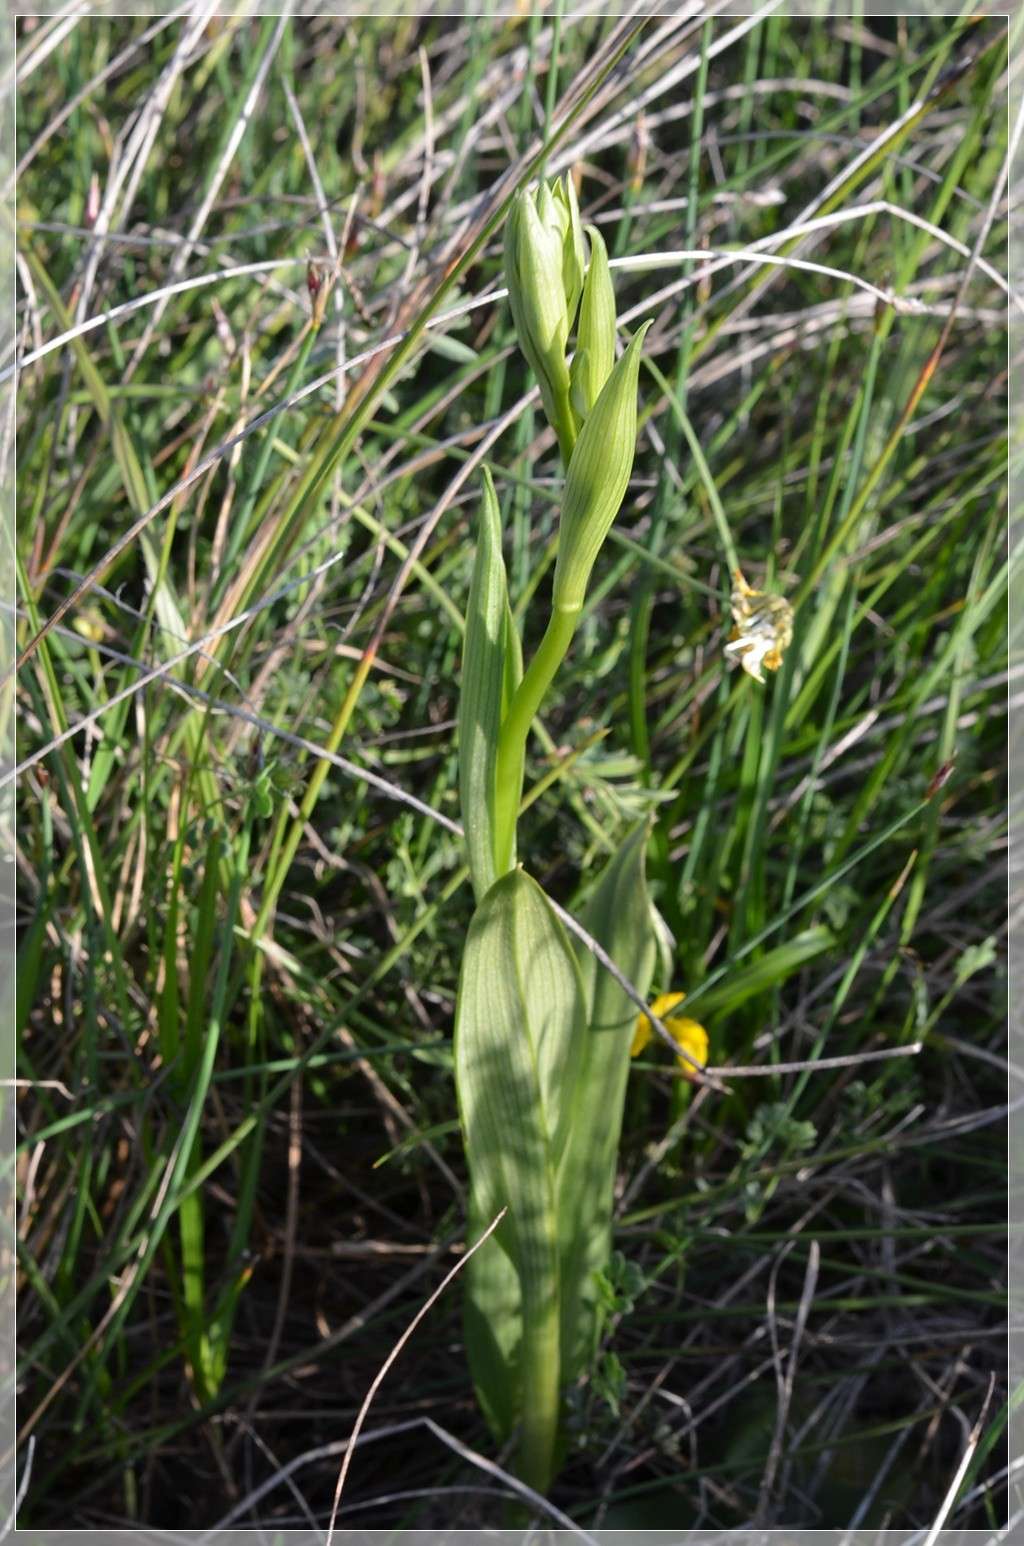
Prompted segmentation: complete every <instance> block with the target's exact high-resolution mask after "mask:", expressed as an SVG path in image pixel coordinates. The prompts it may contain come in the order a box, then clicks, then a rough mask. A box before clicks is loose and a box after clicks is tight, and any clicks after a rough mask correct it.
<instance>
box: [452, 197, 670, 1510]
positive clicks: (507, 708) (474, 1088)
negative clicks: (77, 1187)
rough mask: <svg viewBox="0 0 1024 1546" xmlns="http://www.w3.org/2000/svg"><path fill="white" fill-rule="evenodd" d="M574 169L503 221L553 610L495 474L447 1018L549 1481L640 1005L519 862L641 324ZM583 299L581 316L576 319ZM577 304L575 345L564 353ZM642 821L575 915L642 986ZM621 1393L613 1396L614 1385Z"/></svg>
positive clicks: (579, 1347) (612, 502)
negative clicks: (507, 556)
mask: <svg viewBox="0 0 1024 1546" xmlns="http://www.w3.org/2000/svg"><path fill="white" fill-rule="evenodd" d="M587 237H588V239H589V248H590V257H589V263H587V264H586V266H584V259H585V249H584V237H583V233H582V230H581V227H580V218H579V211H578V208H577V204H576V196H575V192H574V190H573V187H572V183H571V180H567V181H566V182H565V183H564V184H562V183H560V182H555V183H554V184H552V185H547V184H544V185H542V186H541V188H540V189H539V191H538V192H537V193H536V194H535V195H534V194H530V193H524V194H521V195H520V196H519V197H518V199H517V202H516V204H515V206H514V209H513V211H512V214H511V216H510V218H509V221H508V227H507V233H506V268H507V277H508V284H509V295H510V300H511V306H512V314H513V318H514V321H515V325H516V330H517V334H518V337H519V341H520V344H521V346H522V349H523V353H524V354H525V356H526V358H527V361H528V362H529V364H530V366H531V368H532V369H533V371H534V373H535V375H536V377H537V382H538V385H539V388H540V394H541V401H542V403H543V407H544V411H545V413H546V415H547V418H548V421H549V423H550V424H551V427H552V429H553V430H554V432H555V434H556V436H557V438H558V444H559V447H560V450H561V454H562V457H563V459H564V461H565V469H566V470H565V485H564V491H563V495H562V505H561V518H560V525H559V546H558V557H557V561H556V566H555V573H554V581H553V585H552V594H551V605H550V613H549V615H548V618H547V624H546V628H545V631H544V634H543V637H542V639H541V642H540V644H539V645H538V646H537V649H536V652H535V654H534V655H533V658H532V659H531V660H530V662H529V664H528V665H527V666H526V668H525V670H524V667H523V659H522V650H521V645H520V641H519V636H518V633H517V631H516V627H515V624H514V622H513V619H512V613H511V609H510V606H509V599H508V588H507V581H506V574H505V566H504V561H503V557H502V526H501V515H500V511H499V506H498V499H497V495H496V492H495V487H494V482H493V479H492V478H491V475H490V473H489V472H485V475H484V491H483V502H482V506H481V511H480V521H479V530H478V541H477V552H476V560H475V565H474V572H473V579H472V585H471V593H470V601H469V607H468V612H467V622H466V639H465V650H464V657H463V685H462V695H461V701H460V712H459V758H460V793H461V802H462V812H463V822H464V827H465V833H466V844H467V848H468V853H469V863H470V869H471V873H472V878H473V885H474V888H475V892H476V898H477V908H476V912H475V914H474V916H473V919H472V922H471V924H470V928H469V933H468V937H467V940H466V947H465V953H464V957H463V964H462V974H461V980H460V985H459V995H458V1006H457V1010H456V1021H455V1073H456V1081H457V1088H458V1098H459V1110H460V1116H461V1121H462V1129H463V1135H464V1140H465V1146H466V1153H467V1158H468V1163H469V1170H470V1181H471V1218H470V1233H471V1237H472V1238H474V1239H475V1238H478V1236H479V1234H480V1232H481V1230H482V1229H483V1228H485V1227H486V1226H487V1225H488V1224H489V1223H490V1222H491V1221H492V1220H493V1219H494V1217H495V1216H496V1215H497V1214H498V1213H499V1211H500V1210H501V1209H502V1208H507V1210H508V1211H507V1214H506V1215H505V1217H504V1219H503V1221H502V1223H501V1225H500V1227H499V1229H498V1230H497V1231H496V1233H495V1235H494V1236H493V1237H492V1238H491V1239H490V1240H488V1241H487V1242H486V1243H485V1244H484V1246H483V1247H482V1248H481V1249H480V1250H479V1251H478V1252H477V1253H476V1254H475V1255H474V1257H473V1258H472V1260H471V1261H470V1262H469V1263H468V1264H467V1272H466V1277H467V1289H466V1340H467V1350H468V1356H469V1362H470V1367H471V1371H472V1375H473V1379H474V1382H475V1385H476V1389H477V1392H478V1396H479V1399H480V1402H481V1405H482V1407H483V1409H484V1411H485V1413H486V1415H487V1417H488V1420H489V1421H490V1423H491V1425H492V1427H493V1429H494V1431H495V1433H496V1435H497V1436H498V1437H499V1438H500V1439H502V1440H504V1439H506V1438H508V1437H510V1436H511V1435H512V1434H513V1433H514V1432H515V1431H516V1430H518V1434H519V1471H520V1474H521V1476H522V1478H523V1479H524V1480H525V1481H526V1482H528V1483H529V1484H530V1485H531V1486H533V1487H535V1488H537V1489H538V1490H541V1491H543V1490H545V1489H546V1488H547V1487H548V1485H549V1483H550V1481H551V1479H552V1476H553V1475H554V1472H555V1470H556V1467H557V1465H558V1461H559V1456H560V1454H561V1452H562V1449H563V1447H564V1442H565V1440H564V1434H563V1431H562V1430H563V1422H562V1412H563V1403H564V1398H565V1393H566V1390H567V1388H568V1387H569V1385H570V1384H571V1383H572V1381H574V1380H575V1379H576V1378H577V1377H578V1375H579V1374H580V1373H581V1372H583V1371H584V1370H585V1369H588V1368H592V1367H593V1362H594V1358H595V1355H596V1352H597V1342H598V1335H599V1329H600V1324H601V1320H602V1317H603V1315H604V1313H605V1309H606V1307H605V1306H604V1305H603V1303H602V1299H601V1282H602V1274H603V1273H604V1272H605V1270H606V1269H607V1267H608V1262H609V1257H610V1254H611V1211H612V1187H613V1183H614V1176H615V1162H616V1152H617V1148H618V1141H619V1132H620V1128H621V1122H622V1108H623V1102H624V1097H625V1088H626V1077H627V1072H628V1068H629V1058H630V1050H631V1045H632V1038H633V1032H634V1029H635V1024H636V1008H635V1005H634V1004H633V1003H632V1002H631V1000H630V999H629V997H628V996H627V994H626V993H625V991H624V990H623V989H622V987H621V986H620V985H619V984H618V982H616V981H615V980H614V979H613V977H612V976H611V974H610V973H609V972H608V971H607V970H606V969H604V968H602V967H600V966H599V965H598V963H597V961H596V960H595V958H594V956H593V954H592V953H591V952H590V951H589V950H587V949H583V948H581V949H578V950H577V949H575V948H574V947H573V945H572V943H571V942H570V940H569V937H568V935H567V933H566V931H565V929H564V928H563V925H562V923H561V921H560V920H559V918H558V916H557V914H556V912H555V911H554V909H553V908H552V906H551V904H550V902H549V900H548V898H547V896H546V895H545V893H544V892H543V890H542V889H541V887H540V886H539V885H538V884H537V882H536V881H535V880H533V879H532V878H531V877H530V876H529V875H528V874H527V873H526V871H525V870H524V869H523V868H522V867H520V866H519V865H518V864H517V820H518V815H519V808H520V803H521V800H522V793H523V772H524V764H525V756H526V744H527V739H528V736H529V734H530V728H531V725H532V723H533V720H534V717H535V715H536V714H537V712H538V710H539V708H540V706H541V704H542V702H543V700H544V697H545V695H546V693H547V691H548V689H549V687H550V686H551V683H552V681H553V679H554V676H555V673H556V671H557V670H558V667H559V665H560V664H561V662H562V660H563V659H564V657H565V654H566V651H567V650H568V648H569V645H570V643H571V641H572V638H573V634H574V632H575V630H576V627H577V624H578V622H579V619H580V615H581V612H582V609H583V603H584V598H585V596H586V590H587V583H588V580H589V578H590V573H591V570H592V568H593V565H594V561H595V559H596V558H597V555H598V552H599V550H600V548H601V544H602V543H603V542H604V540H605V537H606V536H607V534H608V531H609V529H610V527H611V525H612V523H613V521H614V520H615V517H616V515H617V514H618V511H619V508H620V506H621V504H622V500H623V497H624V495H625V492H626V487H627V484H628V482H629V477H630V473H631V471H632V467H633V459H634V454H635V449H636V426H637V380H638V373H639V367H640V350H641V347H642V344H643V338H644V334H645V332H646V330H647V324H645V325H644V326H643V327H641V328H640V329H639V330H638V331H637V332H636V333H635V334H634V335H633V338H632V339H631V340H630V341H629V343H628V345H627V347H626V349H625V351H624V352H623V354H622V355H621V357H620V358H619V359H618V361H617V362H616V360H615V334H616V321H615V299H614V294H613V292H612V285H611V278H610V275H609V271H608V261H607V257H606V254H605V250H604V244H603V242H602V240H601V237H600V235H599V234H598V232H597V231H596V230H594V229H593V228H588V229H587ZM577 312H578V320H577ZM574 323H576V349H575V353H574V356H573V359H572V362H571V365H570V364H569V363H568V361H567V358H566V349H567V344H568V340H569V335H570V332H571V330H572V328H573V325H574ZM645 847H646V828H645V827H644V826H643V825H641V826H639V827H636V828H634V829H633V830H632V831H631V832H630V833H629V835H628V836H627V838H626V840H625V842H624V843H623V845H622V846H621V848H620V849H619V850H618V852H617V853H615V854H614V855H613V857H612V858H611V860H610V862H609V864H608V866H607V869H606V871H605V873H604V875H603V876H602V878H601V879H600V881H599V883H598V884H597V886H596V888H595V889H594V891H593V893H592V896H591V899H590V903H589V906H588V909H587V912H586V916H585V917H584V919H583V923H584V925H585V927H586V929H587V931H588V932H589V933H590V935H591V936H593V938H595V939H596V940H597V941H598V942H599V943H600V944H601V945H602V946H603V948H604V949H605V950H606V951H607V952H608V954H609V955H610V957H611V958H612V960H613V961H614V962H615V963H616V965H617V966H618V967H619V969H620V971H621V972H622V973H623V974H624V975H625V977H626V978H627V979H628V980H629V981H630V982H631V983H632V984H633V985H634V986H635V987H636V988H637V989H638V990H639V992H641V993H643V994H646V993H647V991H648V989H649V987H650V983H651V978H652V975H653V971H654V965H655V959H656V954H657V939H656V930H655V918H654V913H653V909H652V906H651V903H650V900H649V897H648V894H647V889H646V883H645V874H644V869H645ZM609 1399H610V1397H609Z"/></svg>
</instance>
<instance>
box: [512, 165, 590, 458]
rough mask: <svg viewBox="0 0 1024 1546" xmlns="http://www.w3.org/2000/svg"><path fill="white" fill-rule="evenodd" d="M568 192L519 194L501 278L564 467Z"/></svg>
mask: <svg viewBox="0 0 1024 1546" xmlns="http://www.w3.org/2000/svg"><path fill="white" fill-rule="evenodd" d="M569 187H570V191H569V192H566V190H565V189H564V188H563V186H562V184H561V183H560V182H556V183H554V184H553V185H548V184H547V183H542V184H541V186H540V188H539V190H538V191H537V193H536V194H534V193H530V192H529V191H527V192H523V193H519V194H517V195H516V199H515V202H514V203H513V205H512V211H511V213H510V215H509V217H508V222H507V225H506V227H505V276H506V280H507V282H508V293H509V302H510V304H511V307H512V317H513V320H514V322H515V325H516V333H517V335H518V337H519V345H520V348H521V349H522V351H523V353H524V354H525V356H526V358H527V361H528V362H529V365H530V367H531V369H532V370H533V373H534V375H535V376H536V377H537V383H538V385H539V387H540V395H541V400H542V402H543V404H544V411H545V413H546V414H547V417H548V421H549V423H550V424H551V426H552V428H553V429H554V431H555V433H556V434H557V436H558V443H559V445H560V447H561V449H562V455H563V456H564V457H565V460H566V461H567V462H568V460H569V457H570V456H571V455H572V448H573V445H574V444H575V440H576V422H575V419H574V418H573V413H572V408H571V406H570V403H569V367H568V365H567V364H566V360H565V349H566V343H567V341H568V338H569V329H570V328H571V326H572V324H573V321H574V319H575V316H576V308H577V306H578V305H579V298H580V294H581V291H582V288H583V236H582V232H581V229H580V218H579V208H578V206H577V203H576V194H575V190H574V189H572V186H571V183H570V185H569Z"/></svg>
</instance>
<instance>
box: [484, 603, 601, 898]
mask: <svg viewBox="0 0 1024 1546" xmlns="http://www.w3.org/2000/svg"><path fill="white" fill-rule="evenodd" d="M579 615H580V609H579V607H571V608H570V607H555V608H554V610H553V611H552V613H551V616H550V618H549V619H548V626H547V628H546V629H545V631H544V637H543V639H542V640H541V641H540V644H539V645H538V646H537V653H536V654H535V655H534V657H533V659H532V660H531V662H530V665H529V669H528V670H527V672H526V675H525V676H524V677H523V679H522V681H521V682H520V684H519V686H518V688H517V689H516V693H515V697H514V698H513V699H512V702H511V703H510V704H509V707H508V713H507V714H506V715H505V720H504V723H503V724H502V727H501V734H500V735H499V737H498V759H497V767H496V770H495V823H494V829H495V836H494V844H495V860H496V865H497V874H498V875H499V876H500V875H505V874H507V872H508V871H509V870H510V869H511V868H512V864H513V855H514V853H515V836H516V816H517V815H518V812H519V802H520V800H521V799H522V794H523V770H524V768H525V765H526V739H527V737H528V735H529V734H530V726H531V725H532V724H533V718H534V715H535V714H536V713H537V710H538V709H539V708H540V705H541V702H542V701H543V698H544V694H545V693H546V692H547V690H548V688H549V687H550V686H551V682H552V680H553V678H554V675H555V672H556V671H557V670H558V668H559V666H560V665H561V663H562V661H563V660H564V658H565V652H566V650H567V649H568V648H569V645H570V643H571V642H572V636H573V634H574V633H575V632H576V624H577V622H578V621H579Z"/></svg>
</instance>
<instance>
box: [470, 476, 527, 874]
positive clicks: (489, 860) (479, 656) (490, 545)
mask: <svg viewBox="0 0 1024 1546" xmlns="http://www.w3.org/2000/svg"><path fill="white" fill-rule="evenodd" d="M483 471H484V498H483V505H482V507H481V510H480V521H479V528H478V533H477V548H476V559H475V562H474V564H473V579H472V582H471V584H470V589H469V605H468V607H467V609H466V638H465V643H464V646H463V652H462V693H461V696H460V698H459V798H460V801H461V805H462V825H463V827H464V829H465V833H466V848H467V851H468V857H469V868H470V874H471V875H472V877H473V889H474V891H475V892H476V895H477V899H478V900H479V898H481V897H482V896H483V895H484V894H485V892H487V891H488V890H489V889H490V887H491V886H492V885H493V884H494V881H495V880H496V879H497V870H496V867H495V856H494V855H495V844H494V770H495V760H496V757H497V747H498V733H499V731H500V729H501V720H502V715H503V714H504V712H505V709H506V708H507V707H508V704H509V701H510V700H511V697H512V695H513V693H514V692H515V690H516V688H517V687H518V685H519V680H520V677H521V676H522V674H523V666H522V653H521V648H520V644H519V635H518V633H517V632H516V627H515V624H514V622H513V620H512V613H511V611H510V608H509V604H508V585H507V582H506V577H505V561H504V559H503V557H502V553H501V517H500V514H499V511H498V498H497V495H496V494H495V492H494V482H493V479H492V478H491V474H490V471H489V469H488V468H487V467H485V468H484V470H483ZM512 862H513V863H514V862H515V855H514V853H513V855H512Z"/></svg>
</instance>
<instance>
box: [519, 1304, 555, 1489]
mask: <svg viewBox="0 0 1024 1546" xmlns="http://www.w3.org/2000/svg"><path fill="white" fill-rule="evenodd" d="M545 1297H546V1302H545V1304H543V1305H539V1304H534V1305H532V1306H527V1305H526V1304H524V1306H523V1309H524V1315H523V1427H522V1436H521V1439H520V1444H519V1466H518V1471H519V1476H520V1479H521V1480H522V1481H524V1482H525V1483H526V1485H527V1486H528V1487H532V1488H533V1489H534V1490H535V1491H536V1492H539V1493H542V1494H546V1493H547V1490H548V1487H549V1486H550V1484H551V1477H552V1473H553V1471H554V1468H555V1443H556V1440H557V1438H558V1408H559V1383H560V1373H561V1366H562V1360H561V1346H560V1343H561V1336H560V1330H561V1328H560V1324H559V1302H558V1295H557V1293H556V1294H554V1295H547V1296H545Z"/></svg>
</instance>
